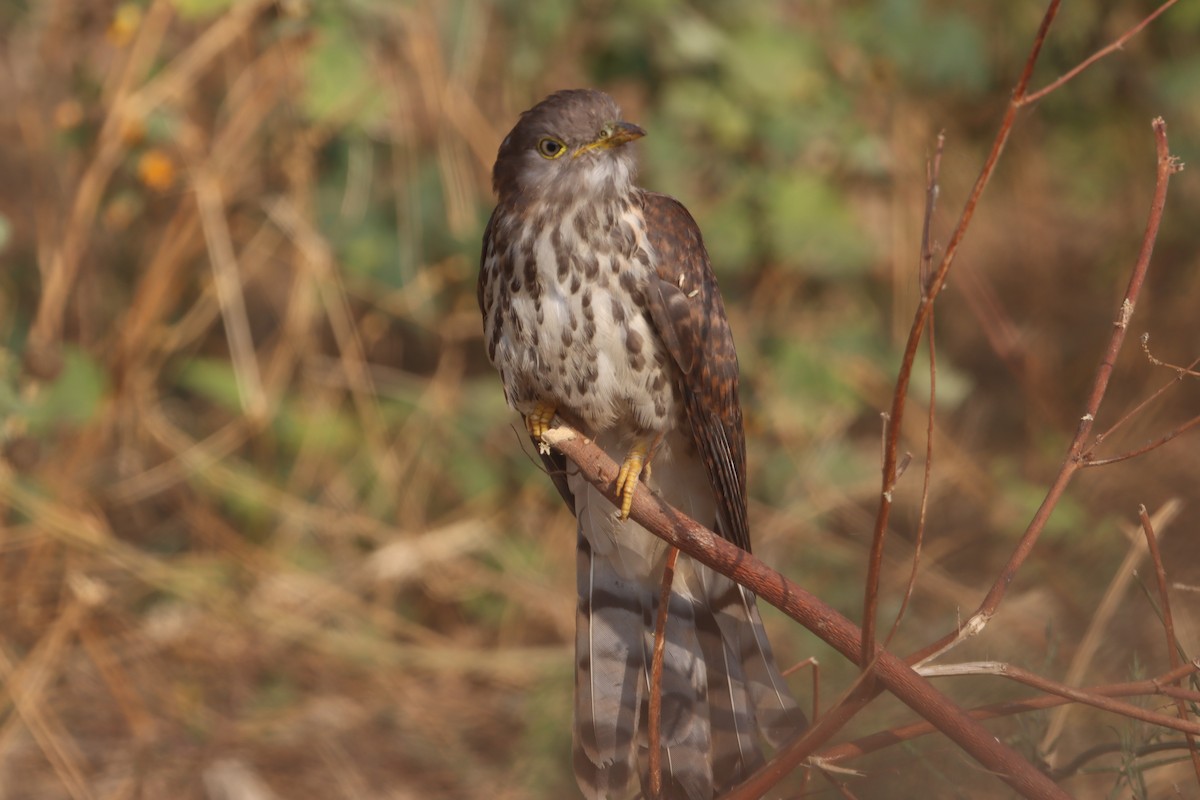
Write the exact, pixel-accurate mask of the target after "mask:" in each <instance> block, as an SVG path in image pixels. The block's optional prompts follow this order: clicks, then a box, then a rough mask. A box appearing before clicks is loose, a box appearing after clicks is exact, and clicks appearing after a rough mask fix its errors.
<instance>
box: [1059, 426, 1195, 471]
mask: <svg viewBox="0 0 1200 800" xmlns="http://www.w3.org/2000/svg"><path fill="white" fill-rule="evenodd" d="M1197 425H1200V415H1197V416H1195V417H1192V418H1191V419H1189V420H1188V421H1187V422H1185V423H1183V424H1182V425H1180V426H1179V427H1178V428H1175V429H1174V430H1172V431H1170V432H1168V433H1165V434H1163V435H1162V436H1160V437H1159V438H1157V439H1155V440H1154V441H1152V442H1147V443H1146V444H1144V445H1142V446H1141V447H1138V448H1135V449H1133V450H1129V451H1127V452H1124V453H1121V454H1120V455H1115V456H1109V457H1108V458H1093V457H1091V456H1090V455H1089V454H1087V453H1085V454H1084V455H1083V461H1082V463H1081V464H1080V466H1082V467H1104V466H1108V465H1109V464H1116V463H1117V462H1118V461H1128V460H1129V459H1131V458H1136V457H1138V456H1140V455H1145V454H1146V453H1149V452H1150V451H1151V450H1156V449H1158V448H1159V447H1162V446H1163V445H1164V444H1166V443H1167V442H1169V441H1171V440H1172V439H1174V438H1176V437H1178V436H1180V435H1182V434H1184V433H1187V432H1188V431H1190V430H1191V429H1192V428H1194V427H1196V426H1197Z"/></svg>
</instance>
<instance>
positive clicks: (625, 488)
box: [617, 434, 662, 520]
mask: <svg viewBox="0 0 1200 800" xmlns="http://www.w3.org/2000/svg"><path fill="white" fill-rule="evenodd" d="M661 441H662V434H659V435H657V436H638V437H637V438H636V439H634V441H633V447H631V448H629V452H628V453H627V454H626V455H625V460H624V461H622V462H621V471H620V472H618V473H617V495H618V496H619V497H620V498H621V508H620V512H619V514H618V518H619V519H622V520H625V519H629V509H631V508H632V507H633V494H634V492H636V491H637V487H638V478H639V477H641V474H642V472H645V473H646V478H647V480H648V479H649V478H650V459H652V458H654V454H655V453H656V452H657V451H658V445H659V442H661Z"/></svg>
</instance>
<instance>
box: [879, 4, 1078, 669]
mask: <svg viewBox="0 0 1200 800" xmlns="http://www.w3.org/2000/svg"><path fill="white" fill-rule="evenodd" d="M1060 2H1061V0H1051V3H1050V7H1049V8H1047V9H1046V13H1045V15H1044V16H1043V17H1042V23H1041V25H1040V26H1039V27H1038V31H1037V35H1036V36H1035V37H1034V40H1033V47H1032V48H1031V49H1030V52H1029V57H1028V58H1026V60H1025V67H1024V69H1023V70H1022V71H1021V77H1020V78H1019V79H1018V80H1017V85H1016V87H1015V89H1014V90H1013V95H1012V99H1011V100H1010V101H1009V104H1008V108H1007V109H1006V110H1005V112H1004V118H1003V119H1002V120H1001V121H1000V130H999V131H998V132H997V134H996V139H995V141H993V142H992V149H991V151H990V152H989V153H988V157H987V160H986V161H985V162H984V164H983V169H981V170H980V172H979V177H978V178H976V179H975V185H974V186H973V187H972V189H971V193H970V194H969V195H968V196H967V202H966V204H965V205H964V206H963V210H962V214H961V215H960V216H959V219H958V224H957V225H956V226H955V228H954V232H953V233H952V234H951V236H950V240H949V242H948V243H947V244H946V251H945V252H944V253H943V254H942V260H941V262H940V263H939V264H938V268H937V270H936V271H935V272H934V274H933V276H932V278H931V279H930V281H929V285H928V286H926V287H923V292H922V295H921V300H920V302H919V303H918V304H917V312H916V315H915V318H914V319H913V324H912V327H911V328H910V329H909V333H908V341H907V342H906V343H905V346H904V356H903V358H902V360H901V362H900V373H899V375H898V376H897V377H896V387H895V390H894V391H893V393H892V406H891V410H890V412H889V413H888V420H889V424H890V428H889V430H888V437H887V445H886V447H885V448H884V454H883V476H882V490H881V491H880V501H879V510H878V512H877V513H876V516H875V527H874V530H873V532H872V535H871V552H870V556H869V558H868V562H867V579H866V586H865V591H864V600H863V623H862V635H863V638H862V643H861V649H862V657H861V659H860V663H861V664H869V663H870V661H871V658H870V655H871V652H872V650H873V649H874V646H875V616H876V610H877V607H878V604H879V578H880V575H881V573H882V570H883V546H884V542H885V540H886V538H887V524H888V518H889V517H890V516H891V510H892V491H893V489H894V488H895V483H896V464H897V461H898V458H897V452H898V449H899V441H900V431H901V429H902V427H903V426H902V425H901V423H902V422H903V419H904V408H905V405H906V403H907V400H908V385H909V381H910V380H911V378H912V369H913V362H914V360H915V359H916V355H917V347H918V346H919V344H920V341H921V336H922V335H923V334H924V332H925V327H926V325H928V323H929V319H930V317H931V315H932V314H933V304H934V301H935V300H936V299H937V296H938V294H940V293H941V291H942V287H943V286H945V284H946V276H947V275H948V274H949V272H950V266H951V264H953V263H954V257H955V256H956V255H957V254H958V248H959V246H960V245H961V244H962V241H963V237H965V236H966V233H967V228H968V227H969V226H970V224H971V219H972V217H974V216H975V208H976V206H977V205H978V204H979V199H980V197H982V196H983V190H984V189H985V188H987V185H988V183H989V182H990V181H991V179H992V173H993V172H995V170H996V163H997V162H998V161H999V160H1000V154H1001V153H1002V152H1003V151H1004V145H1005V144H1006V143H1007V142H1008V137H1009V134H1010V133H1011V132H1012V127H1013V122H1014V121H1015V120H1016V116H1017V111H1018V110H1019V109H1020V100H1021V98H1022V97H1024V96H1025V92H1026V90H1027V89H1028V88H1029V81H1030V79H1031V78H1032V77H1033V68H1034V65H1035V64H1037V59H1038V55H1039V54H1040V53H1041V50H1042V45H1043V44H1044V43H1045V41H1046V33H1047V32H1048V31H1049V30H1050V24H1051V23H1052V22H1053V21H1054V18H1055V16H1056V15H1057V14H1058V7H1059V4H1060Z"/></svg>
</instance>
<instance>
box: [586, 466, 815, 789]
mask: <svg viewBox="0 0 1200 800" xmlns="http://www.w3.org/2000/svg"><path fill="white" fill-rule="evenodd" d="M568 477H569V480H570V482H571V484H572V485H571V490H572V492H573V494H574V497H575V503H576V516H577V517H578V524H579V536H578V556H577V577H578V590H579V604H578V615H577V624H576V640H575V648H576V673H575V734H574V750H575V755H574V763H575V772H576V778H577V780H578V782H579V785H580V788H581V789H582V790H583V792H584V794H585V795H586V796H587V797H589V798H626V797H628V796H629V795H630V794H631V793H632V792H634V791H635V787H636V785H637V784H636V783H634V782H633V774H632V773H633V772H635V771H636V772H637V773H638V776H639V783H640V784H641V787H642V792H643V794H644V795H645V796H650V791H649V784H648V762H649V754H648V747H649V742H648V736H647V727H648V706H649V695H650V665H651V663H652V661H651V658H652V653H653V644H654V623H655V618H656V615H657V606H658V595H659V588H660V581H661V577H662V569H663V563H664V561H665V556H666V552H667V548H666V546H665V544H664V543H663V542H662V541H661V540H659V539H657V538H656V537H654V536H653V535H652V534H650V533H649V532H648V531H646V530H644V529H643V528H641V527H640V526H638V525H637V524H636V523H633V522H631V521H625V522H619V521H617V520H615V519H614V517H613V515H614V512H615V509H614V508H613V506H612V504H611V503H609V502H608V501H607V500H606V499H605V498H604V497H603V495H601V494H600V493H599V492H598V491H596V490H595V489H594V488H593V487H592V486H591V485H590V484H587V483H586V482H584V481H582V479H579V478H578V477H577V476H571V475H569V476H568ZM672 588H673V590H672V594H671V599H670V606H669V609H668V616H667V628H666V642H665V647H664V652H663V684H662V702H661V718H660V721H661V725H660V728H661V732H660V744H661V746H662V748H663V754H662V759H661V763H662V770H663V791H664V793H663V796H664V797H668V798H685V799H686V800H700V799H703V800H707V799H708V798H711V797H713V795H714V793H716V792H718V791H720V790H723V789H726V788H728V787H730V786H732V785H734V784H736V783H737V782H739V781H740V780H742V779H743V778H745V777H746V776H748V775H749V773H750V772H751V771H753V770H754V769H756V768H757V767H758V766H760V765H761V764H762V763H763V755H762V750H761V746H760V741H759V739H760V737H761V738H762V739H765V740H766V741H767V742H769V743H770V744H771V745H772V746H775V747H777V746H779V745H780V744H781V743H782V742H783V741H784V740H785V739H786V738H787V737H788V736H789V735H791V734H794V733H795V732H797V731H799V730H800V729H801V728H802V727H803V726H804V724H805V720H804V715H803V714H802V713H801V712H800V710H799V708H798V707H797V705H796V702H795V700H794V699H793V698H792V696H791V694H790V693H789V691H788V689H787V686H786V684H785V683H784V680H783V678H782V677H781V676H780V674H779V671H778V669H777V668H776V667H775V663H774V656H773V654H772V652H771V646H770V644H769V642H768V641H767V638H766V633H765V631H764V629H763V626H762V620H761V618H760V617H759V614H758V610H757V608H756V607H755V600H754V595H753V594H752V593H750V592H749V591H747V590H745V589H743V588H742V587H740V586H738V584H736V583H735V582H733V581H731V580H729V579H728V578H725V577H724V576H721V575H718V574H717V573H714V572H712V571H711V570H709V569H708V568H707V567H704V566H702V565H700V564H699V563H697V562H695V561H693V560H692V559H690V558H689V557H687V556H684V555H681V556H680V558H679V561H678V563H677V565H676V573H675V579H674V582H673V587H672Z"/></svg>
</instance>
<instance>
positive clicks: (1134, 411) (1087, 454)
mask: <svg viewBox="0 0 1200 800" xmlns="http://www.w3.org/2000/svg"><path fill="white" fill-rule="evenodd" d="M1144 345H1145V339H1144V337H1143V348H1144ZM1197 364H1200V358H1197V359H1196V360H1195V361H1193V362H1192V363H1191V364H1189V365H1188V369H1192V368H1193V367H1195V366H1196V365H1197ZM1183 378H1184V376H1183V375H1176V376H1175V377H1174V378H1172V379H1171V380H1170V381H1168V382H1167V383H1164V384H1163V385H1162V386H1160V387H1158V389H1156V390H1155V391H1154V392H1153V393H1152V394H1150V395H1149V396H1148V397H1146V398H1145V399H1144V400H1142V401H1141V402H1140V403H1138V404H1137V405H1136V406H1134V407H1133V408H1131V409H1130V410H1129V411H1127V412H1125V413H1124V414H1123V415H1121V418H1120V419H1118V420H1117V421H1116V422H1114V423H1113V424H1112V425H1110V426H1109V427H1108V430H1106V431H1104V432H1103V433H1098V434H1096V438H1094V439H1093V440H1092V443H1091V444H1090V445H1089V446H1088V448H1087V450H1085V451H1084V453H1083V458H1084V460H1086V461H1088V465H1091V464H1092V463H1093V462H1092V461H1091V460H1090V459H1091V458H1092V453H1094V452H1095V451H1096V448H1098V447H1099V446H1100V445H1101V444H1102V443H1103V442H1104V440H1105V439H1107V438H1108V437H1109V436H1111V435H1112V434H1113V432H1114V431H1116V430H1117V428H1120V427H1121V426H1122V425H1124V424H1125V423H1126V422H1128V421H1129V420H1131V419H1133V418H1134V417H1136V416H1137V415H1138V414H1140V413H1141V412H1142V410H1143V409H1145V408H1146V406H1148V405H1150V403H1152V402H1154V401H1155V400H1157V399H1158V398H1159V397H1161V396H1162V395H1163V394H1165V393H1166V392H1167V390H1168V389H1171V388H1172V387H1174V386H1178V385H1179V382H1180V381H1182V380H1183Z"/></svg>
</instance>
